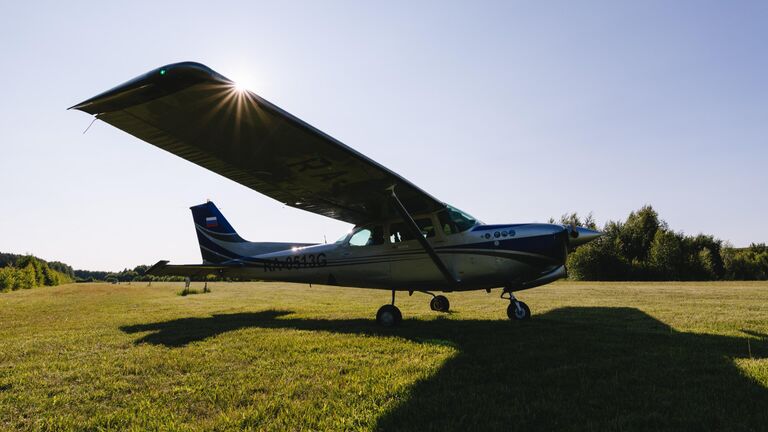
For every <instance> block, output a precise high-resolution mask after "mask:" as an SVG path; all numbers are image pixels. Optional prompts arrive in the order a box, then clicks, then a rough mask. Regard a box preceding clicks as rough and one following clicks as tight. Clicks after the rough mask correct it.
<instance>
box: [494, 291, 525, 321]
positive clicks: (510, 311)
mask: <svg viewBox="0 0 768 432" xmlns="http://www.w3.org/2000/svg"><path fill="white" fill-rule="evenodd" d="M504 294H507V295H508V296H507V297H504ZM501 298H503V299H509V306H507V316H508V317H509V319H511V320H512V321H524V320H529V319H531V309H530V308H529V307H528V305H527V304H525V303H523V302H521V301H520V300H518V299H517V298H515V294H514V293H512V290H511V289H510V288H504V291H502V292H501Z"/></svg>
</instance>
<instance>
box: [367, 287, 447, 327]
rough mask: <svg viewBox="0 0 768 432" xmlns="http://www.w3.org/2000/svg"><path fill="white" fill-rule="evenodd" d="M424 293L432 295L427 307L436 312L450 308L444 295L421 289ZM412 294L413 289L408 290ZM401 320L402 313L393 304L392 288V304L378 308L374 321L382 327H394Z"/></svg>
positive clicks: (393, 292) (393, 291)
mask: <svg viewBox="0 0 768 432" xmlns="http://www.w3.org/2000/svg"><path fill="white" fill-rule="evenodd" d="M421 292H423V293H425V294H429V295H431V296H432V300H430V301H429V308H430V309H432V310H433V311H437V312H448V311H449V310H450V308H451V303H450V302H449V301H448V298H447V297H446V296H444V295H434V294H432V293H431V292H429V291H421ZM409 293H410V294H413V291H410V292H409ZM402 320H403V314H402V313H401V312H400V309H398V307H397V306H395V290H392V304H386V305H384V306H382V307H380V308H379V311H378V312H376V323H377V324H379V325H380V326H383V327H394V326H396V325H398V324H400V322H401V321H402Z"/></svg>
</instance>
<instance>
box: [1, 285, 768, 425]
mask: <svg viewBox="0 0 768 432" xmlns="http://www.w3.org/2000/svg"><path fill="white" fill-rule="evenodd" d="M193 285H195V284H193ZM212 289H213V292H212V293H209V294H199V295H190V296H186V297H182V296H179V295H177V293H178V292H179V291H180V290H181V285H180V284H170V283H168V284H153V285H152V286H151V287H147V286H146V284H144V283H142V284H133V285H106V284H85V285H65V286H59V287H53V288H38V289H32V290H23V291H17V292H11V293H3V294H0V428H2V429H4V430H201V429H202V430H239V429H253V430H280V431H282V430H397V431H399V430H418V431H425V430H435V431H444V430H462V431H464V430H521V431H523V430H525V431H531V430H553V431H554V430H558V431H561V430H590V431H606V430H729V431H730V430H733V431H738V430H745V431H747V430H754V431H765V430H768V336H767V334H768V283H766V282H758V283H749V282H747V283H742V282H734V283H570V282H560V283H556V284H553V285H549V286H545V287H540V288H536V289H533V290H530V291H525V292H522V293H520V295H519V298H520V299H521V300H524V301H525V302H526V303H528V305H529V306H530V307H531V310H532V311H533V313H534V317H533V319H532V320H531V321H529V322H523V323H520V322H516V323H515V322H509V321H508V320H507V319H506V314H505V308H506V304H507V303H505V302H504V301H502V300H500V299H498V294H499V292H498V290H496V291H494V292H493V293H492V294H490V295H488V294H486V293H485V292H472V293H453V294H448V297H449V298H450V300H451V307H452V308H453V309H454V312H452V313H451V314H448V315H440V314H438V313H436V312H432V311H430V310H429V307H428V300H429V297H428V296H425V295H423V294H418V293H417V294H414V295H413V297H408V295H407V294H403V295H398V302H397V304H398V306H399V307H400V308H401V310H402V311H403V315H404V318H405V319H404V321H403V324H402V326H401V327H399V328H396V329H388V330H384V329H380V328H377V327H376V325H375V324H374V323H373V322H372V318H373V316H374V314H375V313H376V310H377V309H378V307H379V306H380V305H382V304H384V303H386V302H387V301H388V300H389V293H387V292H385V291H371V290H355V289H341V288H332V287H319V286H314V287H312V288H310V287H308V286H306V285H293V284H261V283H242V284H223V283H219V284H212Z"/></svg>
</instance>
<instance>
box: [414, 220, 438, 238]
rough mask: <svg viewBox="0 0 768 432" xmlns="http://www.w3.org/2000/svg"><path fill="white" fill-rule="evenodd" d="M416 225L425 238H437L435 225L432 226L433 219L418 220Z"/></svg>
mask: <svg viewBox="0 0 768 432" xmlns="http://www.w3.org/2000/svg"><path fill="white" fill-rule="evenodd" d="M416 225H418V226H419V229H420V230H421V235H423V236H424V237H426V238H431V237H434V236H435V225H434V224H432V219H431V218H425V219H416Z"/></svg>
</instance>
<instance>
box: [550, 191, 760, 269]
mask: <svg viewBox="0 0 768 432" xmlns="http://www.w3.org/2000/svg"><path fill="white" fill-rule="evenodd" d="M550 221H553V220H550ZM587 221H588V222H589V223H591V224H592V225H593V228H594V225H595V224H594V221H593V220H592V217H591V215H590V216H589V217H588V218H586V219H584V221H581V220H580V218H579V216H578V215H577V214H575V213H573V214H570V215H563V216H562V217H561V219H560V222H561V223H563V224H570V223H575V224H577V225H581V226H585V225H586V224H585V222H587ZM580 222H581V223H580ZM602 231H603V236H602V237H600V238H599V239H597V240H595V241H592V242H590V243H587V244H586V245H583V246H580V247H578V248H576V249H575V250H572V251H571V252H570V253H569V255H568V261H567V268H568V275H569V277H570V278H571V279H575V280H721V279H730V280H735V279H738V280H755V279H760V280H765V279H768V246H766V245H765V244H763V243H760V244H752V245H751V246H750V247H748V248H743V249H735V248H733V247H730V246H727V245H723V242H722V241H720V240H718V239H715V238H714V237H713V236H709V235H704V234H699V235H697V236H686V235H685V234H683V233H679V232H675V231H673V230H671V229H670V228H669V226H668V225H667V223H666V222H664V221H663V220H661V219H660V218H659V215H658V213H657V212H656V211H655V210H654V209H653V207H651V206H649V205H647V206H644V207H643V208H641V209H640V210H638V211H636V212H632V213H630V214H629V216H628V217H627V220H626V221H624V222H616V221H608V222H607V223H606V224H605V226H604V227H603V229H602Z"/></svg>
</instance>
